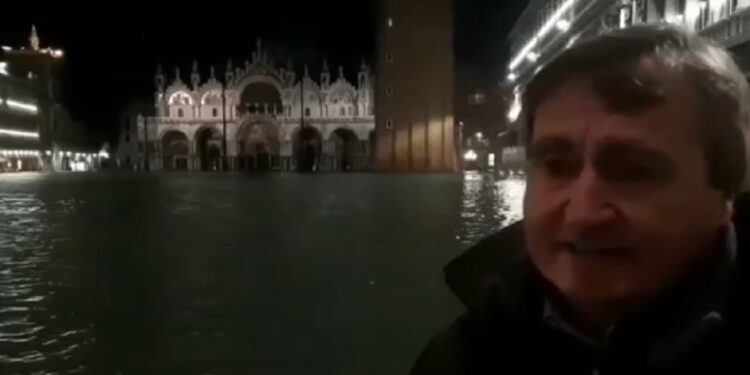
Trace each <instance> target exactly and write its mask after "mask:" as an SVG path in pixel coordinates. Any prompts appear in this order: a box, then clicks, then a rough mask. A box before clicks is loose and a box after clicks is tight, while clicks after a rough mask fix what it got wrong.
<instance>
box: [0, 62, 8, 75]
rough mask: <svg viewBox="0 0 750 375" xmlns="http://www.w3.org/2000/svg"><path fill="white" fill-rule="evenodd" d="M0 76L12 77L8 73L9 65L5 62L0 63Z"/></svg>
mask: <svg viewBox="0 0 750 375" xmlns="http://www.w3.org/2000/svg"><path fill="white" fill-rule="evenodd" d="M0 74H1V75H4V76H9V75H10V73H8V63H7V62H5V61H0Z"/></svg>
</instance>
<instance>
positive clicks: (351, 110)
mask: <svg viewBox="0 0 750 375" xmlns="http://www.w3.org/2000/svg"><path fill="white" fill-rule="evenodd" d="M349 116H350V117H351V116H354V107H349Z"/></svg>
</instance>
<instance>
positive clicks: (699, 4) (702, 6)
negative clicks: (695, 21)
mask: <svg viewBox="0 0 750 375" xmlns="http://www.w3.org/2000/svg"><path fill="white" fill-rule="evenodd" d="M698 6H699V7H700V8H701V10H703V9H706V6H708V4H707V3H706V2H705V1H701V2H700V3H698Z"/></svg>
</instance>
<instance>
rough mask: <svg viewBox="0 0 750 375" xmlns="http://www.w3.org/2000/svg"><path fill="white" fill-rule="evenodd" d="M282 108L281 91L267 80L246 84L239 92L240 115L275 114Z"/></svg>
mask: <svg viewBox="0 0 750 375" xmlns="http://www.w3.org/2000/svg"><path fill="white" fill-rule="evenodd" d="M282 110H283V105H282V103H281V93H280V92H279V90H278V89H277V88H276V87H275V86H274V85H272V84H270V83H268V82H262V81H259V82H253V83H251V84H249V85H247V86H246V87H245V89H244V90H242V94H240V105H239V112H240V115H244V114H247V113H250V114H276V113H280V112H281V111H282Z"/></svg>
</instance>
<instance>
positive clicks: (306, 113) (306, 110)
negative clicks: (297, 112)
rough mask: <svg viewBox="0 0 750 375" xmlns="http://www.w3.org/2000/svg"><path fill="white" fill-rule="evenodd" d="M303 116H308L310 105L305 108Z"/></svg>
mask: <svg viewBox="0 0 750 375" xmlns="http://www.w3.org/2000/svg"><path fill="white" fill-rule="evenodd" d="M305 117H310V107H307V108H305Z"/></svg>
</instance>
